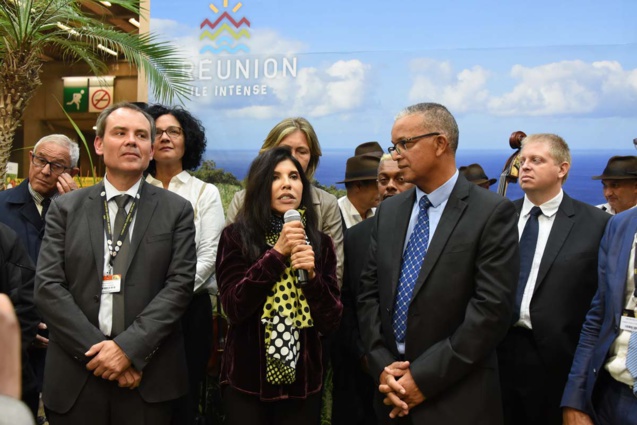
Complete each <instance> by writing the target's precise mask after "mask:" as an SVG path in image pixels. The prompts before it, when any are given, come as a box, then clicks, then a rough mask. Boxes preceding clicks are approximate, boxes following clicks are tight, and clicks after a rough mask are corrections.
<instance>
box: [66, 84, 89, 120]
mask: <svg viewBox="0 0 637 425" xmlns="http://www.w3.org/2000/svg"><path fill="white" fill-rule="evenodd" d="M64 110H65V111H66V112H88V79H86V78H84V79H83V82H82V83H80V82H74V84H68V83H67V82H66V81H65V84H64Z"/></svg>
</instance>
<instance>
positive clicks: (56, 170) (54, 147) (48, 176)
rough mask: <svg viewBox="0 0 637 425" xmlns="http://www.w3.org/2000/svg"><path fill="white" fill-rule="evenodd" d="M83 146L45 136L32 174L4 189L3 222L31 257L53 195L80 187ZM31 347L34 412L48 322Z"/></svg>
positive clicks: (0, 197)
mask: <svg viewBox="0 0 637 425" xmlns="http://www.w3.org/2000/svg"><path fill="white" fill-rule="evenodd" d="M79 157H80V148H79V147H78V145H77V143H75V142H74V141H72V140H71V139H69V138H68V137H66V136H65V135H63V134H51V135H48V136H44V137H43V138H41V139H40V140H38V142H37V143H36V144H35V146H34V147H33V150H32V151H30V152H29V159H30V165H29V178H27V179H25V180H24V181H23V182H22V183H21V184H20V185H19V186H17V187H15V188H13V189H10V190H4V191H1V192H0V222H1V223H4V224H6V225H7V226H9V227H10V228H11V229H13V231H15V232H16V234H17V235H18V238H19V239H20V241H21V243H22V244H23V246H24V247H25V248H26V250H27V252H28V255H29V257H31V261H33V263H34V264H36V263H37V260H38V254H39V253H40V244H41V243H42V237H43V236H44V215H45V214H46V210H47V208H48V206H47V205H48V204H49V203H50V202H51V200H52V199H54V198H56V197H58V196H60V195H62V194H64V193H67V192H70V191H72V190H75V189H77V185H76V184H75V181H74V180H73V176H75V175H76V174H77V173H78V172H79V169H78V168H77V161H78V159H79ZM39 328H40V330H39V331H38V334H37V336H36V339H35V340H34V341H33V344H32V345H30V346H29V347H25V348H27V349H28V361H29V365H28V366H27V367H28V368H29V369H31V370H30V371H26V369H25V372H27V373H26V375H24V379H25V380H24V382H23V383H22V385H23V400H24V401H25V403H27V405H28V406H29V408H30V409H31V412H32V413H33V415H34V416H37V413H38V404H39V400H40V396H39V394H40V391H41V390H42V376H43V373H44V357H45V355H46V347H47V344H48V342H49V341H48V338H47V335H48V333H47V331H46V326H45V325H44V323H39Z"/></svg>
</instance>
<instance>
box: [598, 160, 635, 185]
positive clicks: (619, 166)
mask: <svg viewBox="0 0 637 425" xmlns="http://www.w3.org/2000/svg"><path fill="white" fill-rule="evenodd" d="M625 179H637V156H614V157H612V158H611V159H609V160H608V164H606V168H604V171H603V172H602V175H601V176H593V180H625Z"/></svg>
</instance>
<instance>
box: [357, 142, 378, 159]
mask: <svg viewBox="0 0 637 425" xmlns="http://www.w3.org/2000/svg"><path fill="white" fill-rule="evenodd" d="M383 153H385V151H383V148H381V147H380V144H379V143H378V142H365V143H361V144H360V145H358V146H356V149H355V150H354V155H374V156H378V157H379V158H380V157H381V156H383Z"/></svg>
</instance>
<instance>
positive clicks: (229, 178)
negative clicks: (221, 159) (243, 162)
mask: <svg viewBox="0 0 637 425" xmlns="http://www.w3.org/2000/svg"><path fill="white" fill-rule="evenodd" d="M190 174H192V175H193V176H195V177H197V178H198V179H200V180H203V181H205V182H206V183H213V184H215V185H216V184H217V183H225V184H229V185H234V186H241V182H239V180H237V178H236V177H235V176H234V174H232V173H230V172H228V171H224V169H223V168H217V164H216V163H215V162H214V161H213V160H211V159H209V160H206V161H204V162H203V163H202V164H201V166H200V167H199V168H197V169H196V170H195V171H192V172H191V173H190Z"/></svg>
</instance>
